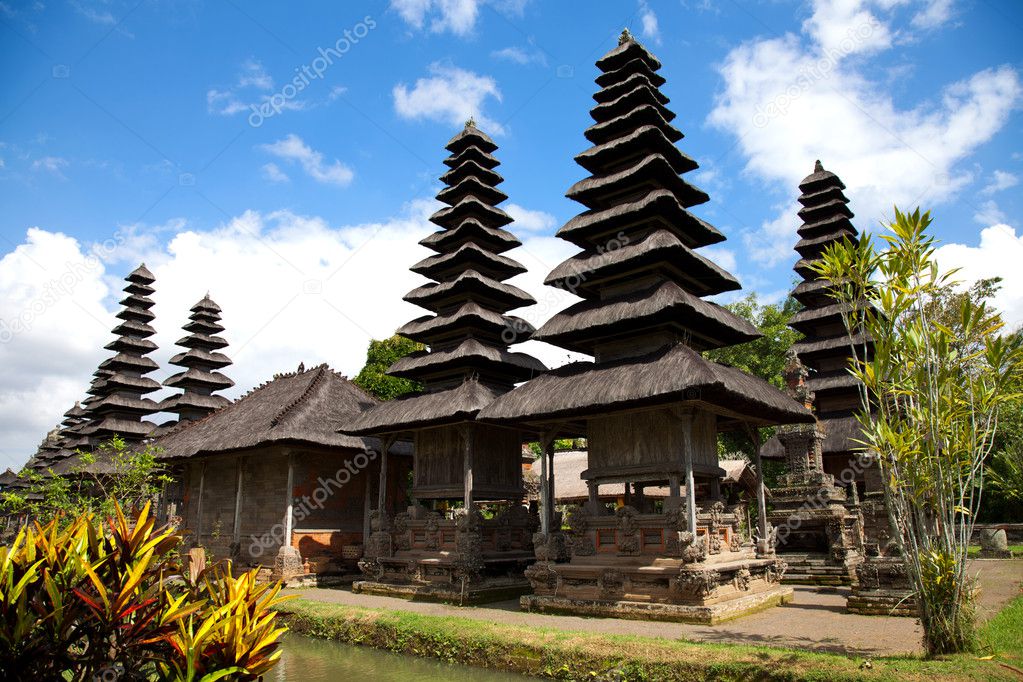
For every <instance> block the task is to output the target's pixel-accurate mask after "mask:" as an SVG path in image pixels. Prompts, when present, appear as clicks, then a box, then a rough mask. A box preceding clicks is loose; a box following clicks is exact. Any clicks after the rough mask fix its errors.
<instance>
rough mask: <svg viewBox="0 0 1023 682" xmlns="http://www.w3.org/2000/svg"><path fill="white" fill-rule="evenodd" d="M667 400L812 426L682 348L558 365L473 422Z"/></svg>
mask: <svg viewBox="0 0 1023 682" xmlns="http://www.w3.org/2000/svg"><path fill="white" fill-rule="evenodd" d="M674 403H692V404H699V405H702V406H703V407H704V408H705V409H710V410H713V411H719V412H721V413H725V414H727V415H729V416H731V417H737V418H741V419H742V420H744V421H747V422H749V423H751V424H763V425H769V424H786V423H796V422H806V423H809V422H812V421H813V415H811V414H810V412H808V411H807V410H806V409H805V408H804V407H803V406H802V405H800V404H798V403H797V402H795V401H794V400H793V399H792V398H789V397H788V396H786V395H785V394H784V393H782V392H781V391H779V390H778V389H776V388H775V387H773V386H771V385H770V384H768V383H767V382H766V381H763V380H762V379H758V378H756V377H752V376H750V375H748V374H745V373H744V372H741V371H740V370H738V369H735V368H734V367H726V366H724V365H719V364H717V363H714V362H711V361H709V360H706V359H705V358H703V357H702V356H701V355H700V354H699V353H697V352H696V351H694V350H692V349H691V348H689V347H687V346H685V345H684V344H676V345H673V346H667V347H664V348H662V349H660V350H658V351H656V352H654V353H651V354H650V355H647V356H644V357H641V358H629V359H627V360H620V361H616V362H609V363H606V364H603V365H596V364H594V363H592V362H575V363H572V364H569V365H565V366H564V367H559V368H558V369H554V370H551V371H550V372H548V373H547V374H544V375H541V376H539V377H537V378H536V379H533V380H532V381H529V382H527V383H525V384H523V385H521V386H519V387H518V388H516V389H515V390H513V391H511V392H510V393H507V394H505V395H503V396H501V397H500V398H498V399H497V400H495V401H494V402H493V403H492V404H491V405H489V406H487V407H486V408H485V409H484V410H482V411H481V412H480V415H479V418H480V419H481V420H486V421H494V422H498V423H522V422H534V423H535V422H543V421H556V420H558V419H564V418H567V419H572V418H585V417H589V416H595V415H599V414H602V413H606V412H609V411H612V410H614V411H618V410H624V409H629V408H635V407H648V406H655V405H666V404H674Z"/></svg>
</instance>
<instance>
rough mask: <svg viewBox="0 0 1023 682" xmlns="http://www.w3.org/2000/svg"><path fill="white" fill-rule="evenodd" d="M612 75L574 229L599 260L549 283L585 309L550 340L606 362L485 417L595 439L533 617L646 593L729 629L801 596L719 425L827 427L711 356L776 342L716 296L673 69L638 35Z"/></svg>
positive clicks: (587, 255)
mask: <svg viewBox="0 0 1023 682" xmlns="http://www.w3.org/2000/svg"><path fill="white" fill-rule="evenodd" d="M597 67H598V68H599V69H600V70H601V72H602V73H601V75H600V76H598V77H597V84H598V85H599V86H600V87H601V89H600V91H599V92H598V93H597V94H596V95H594V99H595V100H596V101H597V105H596V106H595V107H594V108H593V109H592V110H591V112H590V114H591V115H592V117H593V119H594V121H595V124H594V125H593V126H591V127H590V128H588V129H587V130H586V132H585V135H586V137H587V139H588V140H589V141H590V142H591V143H593V146H592V147H590V148H589V149H587V150H586V151H584V152H583V153H581V154H580V155H579V156H577V157H576V160H577V161H578V162H579V164H580V165H581V166H583V168H585V169H586V170H587V171H589V172H590V173H591V175H590V176H589V177H588V178H586V179H584V180H582V181H580V182H578V183H576V184H575V185H573V186H572V187H571V188H570V189H569V191H568V196H569V197H570V198H572V199H575V200H576V201H579V202H580V203H582V204H583V205H584V206H586V208H587V210H586V211H585V212H584V213H582V214H580V215H579V216H577V217H576V218H574V219H572V220H570V221H569V222H568V223H567V224H566V225H565V226H564V227H562V228H561V230H560V231H559V233H558V235H559V236H561V237H562V238H564V239H567V240H569V241H571V242H572V243H574V244H576V245H578V246H579V247H580V248H581V249H582V251H581V252H580V253H579V254H578V255H576V256H574V257H572V258H570V259H569V260H567V261H565V262H564V263H562V264H561V265H559V266H558V267H556V268H555V269H554V270H553V271H552V272H551V274H550V276H549V277H548V279H547V283H548V284H552V285H555V286H561V287H564V288H567V289H570V290H571V291H573V292H575V293H577V294H579V295H580V296H582V297H583V299H584V300H583V301H582V302H580V303H578V304H576V305H573V306H571V307H569V308H568V309H566V310H565V311H563V312H562V313H559V314H558V315H555V316H554V317H553V318H551V319H550V320H549V321H548V322H547V323H546V324H544V325H543V326H542V327H541V328H540V329H539V330H538V331H537V333H536V334H535V335H534V338H538V339H541V340H544V341H548V342H550V343H553V344H556V345H559V346H561V347H563V348H567V349H570V350H575V351H580V352H584V353H589V354H592V355H593V356H594V362H581V363H573V364H570V365H567V366H565V367H561V368H559V369H556V370H553V371H551V372H549V373H548V374H545V375H543V376H541V377H539V378H537V379H534V380H532V381H529V382H527V383H526V384H524V385H522V386H520V387H519V388H517V389H515V390H514V391H512V392H511V393H508V394H506V395H505V396H502V397H501V398H499V399H497V400H496V401H495V402H494V403H492V404H491V405H490V406H489V407H488V408H486V409H484V410H483V411H482V412H481V413H480V418H481V419H486V420H493V421H495V422H497V423H505V424H523V423H529V424H531V425H534V426H535V427H536V428H539V429H542V430H544V431H545V438H544V439H545V440H546V441H548V442H549V440H550V438H552V437H553V436H554V435H555V434H572V435H586V436H587V437H588V444H589V451H588V459H589V461H588V468H587V469H586V470H585V471H584V472H583V473H582V477H583V479H584V480H586V481H587V484H588V486H589V490H590V502H589V503H588V504H587V506H586V509H585V510H579V511H578V512H577V513H573V514H572V520H571V522H570V523H571V526H572V534H573V535H575V538H574V539H573V541H572V542H570V543H564V541H563V540H561V539H560V537H559V536H560V535H561V533H560V532H559V530H558V529H559V527H560V525H559V524H558V523H557V522H556V519H554V518H553V515H551V514H548V515H547V516H546V517H545V518H544V521H545V524H544V530H545V531H546V533H547V538H546V540H545V543H546V544H545V546H544V547H542V548H540V551H539V552H538V558H539V559H541V562H539V563H538V564H536V566H534V567H533V568H531V569H530V571H529V575H530V577H531V580H532V584H533V588H534V591H535V593H536V595H535V596H534V597H530V598H529V599H530V600H531V601H530V606H531V608H538V609H545V608H551V609H556V610H564V609H568V610H580V611H583V612H586V613H604V612H608V613H610V612H615V613H620V612H621V611H620V609H622V608H624V609H626V610H628V609H629V608H631V606H630V603H631V602H632V601H642V602H646V604H645V605H644V606H642V607H637V613H640V612H644V613H648V614H649V613H650V612H651V611H652V610H658V609H663V613H661V614H660V615H658V616H657V617H661V618H678V619H683V620H684V619H695V620H714V619H715V618H717V617H719V615H717V614H720V613H721V612H722V609H724V610H727V609H728V608H732V607H734V606H735V604H734V603H732V606H729V607H725V606H722V605H724V604H726V603H728V602H730V601H732V600H735V599H741V600H743V604H746V605H752V604H753V603H756V604H758V605H763V604H765V603H771V602H772V601H777V600H779V599H783V598H784V596H785V594H786V593H785V591H784V590H783V589H782V588H779V587H778V586H777V579H778V575H777V565H776V562H775V560H774V559H773V558H770V557H768V556H766V555H767V554H769V551H770V547H769V542H768V540H767V538H766V537H764V536H765V535H766V533H765V532H763V529H762V533H761V535H762V538H761V547H760V549H761V553H760V554H761V556H759V557H754V556H753V553H752V551H751V550H749V549H748V548H746V547H744V546H743V539H742V537H741V535H742V533H741V531H740V528H739V523H740V521H739V516H738V515H737V514H736V510H733V509H726V508H725V507H724V504H723V501H722V500H721V499H720V491H719V489H718V486H717V483H718V481H719V479H720V476H721V475H722V474H723V471H722V469H721V468H720V467H719V466H718V461H717V444H716V435H717V432H718V431H719V430H723V429H734V428H743V427H749V426H757V425H765V424H777V423H784V422H796V421H808V420H812V417H811V416H810V414H809V413H808V412H807V411H806V410H805V409H804V408H803V407H802V406H800V405H798V404H797V403H795V402H794V401H793V400H792V399H791V398H788V397H787V396H785V395H784V394H782V393H781V392H779V391H777V390H776V389H774V388H773V387H771V386H770V385H768V384H767V383H766V382H763V381H761V380H759V379H756V378H754V377H751V376H749V375H747V374H744V373H742V372H740V371H738V370H736V369H733V368H730V367H725V366H722V365H718V364H715V363H713V362H710V361H708V360H706V359H704V358H703V356H702V355H701V354H700V352H701V351H703V350H707V349H711V348H718V347H722V346H728V345H732V344H736V343H742V342H744V341H748V340H750V339H753V338H756V337H757V336H758V332H757V330H756V329H755V328H754V327H752V326H751V325H750V324H749V323H748V322H746V321H745V320H742V319H741V318H738V317H736V316H735V315H733V314H732V313H730V312H729V311H727V310H725V309H724V308H722V307H721V306H718V305H716V304H714V303H711V302H709V301H706V300H704V299H705V297H707V296H711V295H713V294H718V293H721V292H725V291H729V290H734V289H738V288H739V283H738V282H737V281H736V280H735V278H734V277H732V276H731V275H730V274H729V273H727V272H725V271H724V270H723V269H721V268H720V267H718V266H717V265H716V264H714V263H713V262H712V261H710V260H709V259H707V258H706V257H704V256H703V255H701V254H700V253H699V249H700V248H701V247H704V246H707V245H709V244H713V243H715V242H720V241H722V240H723V239H724V237H723V236H722V235H721V233H720V232H718V231H717V230H716V229H715V228H713V227H712V226H711V225H709V224H707V223H706V222H704V221H703V220H701V219H699V218H697V217H696V216H695V215H693V214H692V213H690V212H689V209H690V208H691V207H693V206H696V205H699V204H702V203H704V202H706V201H707V200H708V197H707V194H706V193H705V192H703V191H702V190H700V189H698V188H697V187H695V186H693V185H692V184H691V183H690V182H689V181H688V180H686V179H685V178H684V177H683V176H684V175H685V174H687V173H689V172H690V171H692V170H694V169H696V167H697V164H696V162H695V161H693V160H692V159H691V158H689V157H688V156H686V155H685V154H683V153H682V152H680V151H679V150H678V149H677V148H676V147H675V146H674V143H675V142H677V141H678V140H680V139H681V138H682V133H681V132H679V130H678V129H677V128H675V127H674V126H672V124H671V121H672V119H673V118H674V114H672V113H671V111H669V110H668V109H667V107H666V105H667V103H668V99H667V97H665V96H664V94H663V93H661V92H660V89H659V88H660V86H661V85H663V84H664V79H663V78H662V77H661V76H659V75H658V74H657V73H656V72H657V71H658V69H660V67H661V64H660V62H659V61H658V60H657V58H656V57H654V56H653V55H652V54H650V52H648V51H647V50H646V49H645V48H644V47H643V46H642V45H640V44H639V43H638V42H636V41H635V40H634V39H633V38H632V36H631V35H629V33H628V32H627V31H626V32H624V33H623V34H622V37H621V39H620V41H619V45H618V46H617V47H616V48H615V49H613V50H611V51H610V52H608V53H607V54H606V55H604V56H603V57H602V58H601V59H599V60H598V61H597ZM604 483H617V484H621V483H625V489H626V491H627V493H626V496H627V499H629V502H627V506H626V507H624V508H623V509H621V510H618V512H617V513H616V514H614V515H610V514H609V513H607V512H606V510H605V509H604V508H603V507H602V506H601V505H600V504H599V503H598V498H599V490H598V489H599V486H600V485H601V484H604ZM649 485H666V486H668V488H669V491H670V497H669V499H668V500H667V501H665V503H664V508H663V510H661V511H660V512H658V513H653V512H655V511H656V510H654V509H651V508H650V505H649V504H647V502H646V501H645V500H644V499H643V497H642V494H641V491H642V488H643V487H644V486H649ZM683 486H684V488H685V494H684V502H683V494H682V488H683ZM543 487H544V488H545V489H548V488H549V484H547V485H545V486H543ZM545 497H546V498H547V499H548V500H549V499H554V497H555V496H554V495H553V494H551V493H550V492H548V493H547V495H546V496H545ZM547 508H548V509H550V508H551V505H550V504H548V505H547ZM566 544H567V545H568V546H570V548H571V560H570V561H569V562H568V563H563V562H562V561H561V559H563V558H566V557H565V556H564V546H565V545H566ZM708 556H710V558H709V559H708V558H707V557H708ZM616 557H618V558H617V559H616ZM545 560H546V561H545ZM626 595H629V596H626ZM583 602H586V603H587V605H586V606H580V604H581V603H583ZM609 603H611V604H612V605H611V606H609V605H608V604H609ZM651 603H654V604H658V605H659V606H657V607H656V608H655V609H651V608H650V604H651ZM647 617H649V616H647Z"/></svg>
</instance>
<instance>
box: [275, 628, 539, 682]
mask: <svg viewBox="0 0 1023 682" xmlns="http://www.w3.org/2000/svg"><path fill="white" fill-rule="evenodd" d="M283 648H284V653H283V654H282V655H281V660H280V662H279V663H278V664H277V665H276V666H275V667H274V669H273V671H272V672H271V673H270V674H269V675H267V676H266V680H267V682H326V681H327V680H330V681H331V682H336V681H337V680H353V681H355V680H359V681H360V682H362V681H365V682H369V681H370V680H372V681H373V682H377V681H380V682H390V681H391V680H394V681H398V680H401V682H408V680H416V682H435V681H437V682H440V681H443V682H470V681H471V682H523V680H526V679H529V678H526V677H523V676H521V675H513V674H511V673H506V672H499V671H495V670H484V669H481V668H470V667H467V666H461V665H452V664H448V663H442V662H440V661H433V660H430V659H425V658H416V657H414V656H404V655H401V654H393V653H390V652H388V651H380V650H378V649H370V648H366V647H357V646H349V645H347V644H339V643H337V642H330V641H327V640H322V639H314V638H311V637H303V636H302V635H296V634H294V633H292V634H289V635H286V636H285V638H284V647H283Z"/></svg>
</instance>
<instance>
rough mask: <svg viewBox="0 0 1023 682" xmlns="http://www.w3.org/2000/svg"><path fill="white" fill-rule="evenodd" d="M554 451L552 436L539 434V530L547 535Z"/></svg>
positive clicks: (551, 517)
mask: <svg viewBox="0 0 1023 682" xmlns="http://www.w3.org/2000/svg"><path fill="white" fill-rule="evenodd" d="M553 452H554V438H553V436H550V435H548V434H547V433H546V432H545V433H542V434H541V435H540V532H541V533H543V534H544V535H547V534H548V533H550V532H551V521H552V520H553V518H554V516H553V514H551V503H552V500H551V487H550V478H551V467H552V466H553V465H554V462H552V461H551V455H552V454H553Z"/></svg>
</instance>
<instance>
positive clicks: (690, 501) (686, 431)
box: [682, 414, 696, 537]
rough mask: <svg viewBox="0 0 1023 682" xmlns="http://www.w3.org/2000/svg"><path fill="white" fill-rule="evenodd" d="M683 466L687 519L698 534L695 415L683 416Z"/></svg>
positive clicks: (691, 530)
mask: <svg viewBox="0 0 1023 682" xmlns="http://www.w3.org/2000/svg"><path fill="white" fill-rule="evenodd" d="M682 436H683V443H684V445H683V447H682V466H683V469H684V471H685V476H686V520H687V522H688V524H689V532H690V533H692V534H693V537H695V536H696V479H695V478H694V477H693V415H692V414H686V415H683V416H682Z"/></svg>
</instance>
